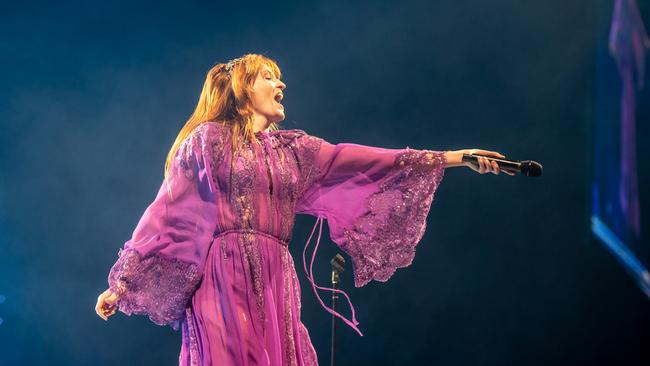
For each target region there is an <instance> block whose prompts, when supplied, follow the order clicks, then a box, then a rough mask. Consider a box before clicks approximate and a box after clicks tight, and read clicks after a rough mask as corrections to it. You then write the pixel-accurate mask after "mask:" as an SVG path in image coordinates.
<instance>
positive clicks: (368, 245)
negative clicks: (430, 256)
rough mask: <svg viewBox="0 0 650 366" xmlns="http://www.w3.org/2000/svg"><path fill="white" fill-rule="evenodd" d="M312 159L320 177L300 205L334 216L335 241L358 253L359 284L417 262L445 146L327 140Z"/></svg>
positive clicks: (440, 175)
mask: <svg viewBox="0 0 650 366" xmlns="http://www.w3.org/2000/svg"><path fill="white" fill-rule="evenodd" d="M311 161H312V164H313V165H314V168H313V170H315V171H317V172H318V174H317V178H316V179H314V180H313V182H309V184H310V186H309V187H308V188H307V189H305V192H304V194H303V196H302V197H301V199H300V200H299V203H298V205H297V209H296V211H297V212H298V213H308V214H312V215H315V216H318V217H323V218H326V219H327V221H328V225H329V230H330V237H331V239H332V241H334V242H335V243H336V244H337V245H338V246H339V247H340V248H341V249H343V250H344V251H345V252H346V253H347V254H348V255H349V256H350V257H351V259H352V265H353V270H354V282H355V286H356V287H361V286H363V285H365V284H367V283H368V282H370V281H371V280H373V279H374V280H377V281H387V280H388V279H389V278H390V277H391V276H392V275H393V273H394V272H395V270H396V269H397V268H400V267H406V266H408V265H410V264H411V263H412V261H413V257H414V255H415V248H416V246H417V244H418V242H419V241H420V239H421V238H422V235H423V234H424V230H425V228H426V218H427V215H428V213H429V210H430V208H431V203H432V201H433V197H434V193H435V191H436V190H437V188H438V186H439V185H440V183H441V181H442V178H443V175H444V167H445V155H444V152H442V151H431V150H415V149H410V148H406V149H384V148H378V147H371V146H364V145H357V144H348V143H342V144H336V145H333V144H330V143H328V142H326V141H324V140H322V141H321V142H320V144H319V149H318V151H317V152H316V153H314V154H313V159H312V160H311Z"/></svg>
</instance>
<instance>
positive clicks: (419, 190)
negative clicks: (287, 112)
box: [95, 54, 511, 365]
mask: <svg viewBox="0 0 650 366" xmlns="http://www.w3.org/2000/svg"><path fill="white" fill-rule="evenodd" d="M280 76H281V74H280V70H279V68H278V66H277V64H276V63H275V62H274V61H273V60H271V59H269V58H267V57H265V56H262V55H256V54H248V55H245V56H243V57H240V58H237V59H234V60H232V61H230V62H228V63H225V64H217V65H216V66H214V67H213V68H212V69H211V70H210V71H209V72H208V75H207V78H206V80H205V84H204V86H203V90H202V92H201V96H200V97H199V102H198V105H197V106H196V110H195V111H194V113H193V114H192V116H191V117H190V118H189V120H188V121H187V123H186V124H185V126H183V128H182V129H181V131H180V133H179V134H178V137H177V138H176V141H175V142H174V144H173V146H172V148H171V150H170V151H169V154H168V156H167V161H166V164H165V178H164V180H163V182H162V186H161V187H160V190H159V191H158V194H157V196H156V198H155V199H154V201H153V202H152V203H151V204H150V205H149V207H147V209H146V210H145V212H144V214H143V216H142V218H141V219H140V222H139V223H138V225H137V227H136V228H135V231H134V232H133V235H132V237H131V239H130V240H129V241H127V242H126V243H125V244H124V247H123V249H121V250H120V253H119V259H118V260H117V262H116V263H115V265H113V267H112V268H111V270H110V274H109V277H108V283H109V288H108V289H107V290H106V291H104V292H103V293H102V294H101V295H99V298H98V299H97V306H96V309H95V310H96V311H97V314H98V315H99V316H100V317H102V318H103V319H104V320H106V319H108V317H109V316H111V315H113V314H114V313H115V312H116V310H118V309H119V310H120V311H122V312H123V313H125V314H146V315H148V316H149V318H150V319H151V320H152V321H153V322H154V323H156V324H159V325H167V324H169V325H171V326H172V327H174V328H175V329H177V328H178V327H179V326H180V327H181V328H182V339H183V340H182V346H181V353H180V358H179V362H180V364H181V365H316V364H317V363H318V361H317V358H316V352H315V351H314V348H313V346H312V344H311V341H310V339H309V332H308V331H307V329H306V328H305V326H304V324H303V323H302V322H301V321H300V286H299V282H298V279H297V277H296V269H295V266H294V261H293V259H292V257H291V255H290V254H289V250H288V245H289V241H290V239H291V233H292V229H293V224H294V218H295V215H296V214H298V213H302V214H310V215H313V216H316V217H317V221H316V224H317V225H318V224H320V229H322V224H323V220H324V219H327V221H328V225H329V229H330V237H331V239H332V241H333V242H334V243H336V245H338V246H339V247H340V248H341V249H342V250H343V251H345V252H346V253H347V254H348V255H349V256H350V258H351V260H352V264H353V272H354V282H355V286H357V287H361V286H363V285H365V284H366V283H368V282H370V281H371V280H373V279H374V280H378V281H387V280H388V279H389V278H390V277H391V276H392V274H393V273H394V272H395V270H396V269H397V268H400V267H406V266H408V265H409V264H411V262H412V260H413V256H414V255H415V247H416V245H417V243H418V242H419V241H420V239H421V238H422V235H423V233H424V229H425V225H426V217H427V215H428V213H429V209H430V207H431V202H432V200H433V196H434V193H435V191H436V189H437V188H438V186H439V185H440V182H441V180H442V177H443V173H444V169H445V168H447V167H454V166H469V167H470V168H472V169H473V170H475V171H477V172H479V173H481V174H483V173H488V172H491V173H494V174H499V173H500V170H499V166H498V165H497V164H496V163H494V164H493V165H491V164H490V162H489V161H488V160H487V159H485V158H480V159H479V166H473V165H466V164H465V163H462V160H461V158H462V154H463V153H476V154H481V155H486V156H492V157H503V155H501V154H499V153H497V152H492V151H485V150H476V149H472V150H458V151H444V152H443V151H431V150H415V149H409V148H406V149H384V148H378V147H370V146H363V145H357V144H350V143H340V144H331V143H329V142H327V141H325V140H323V139H321V138H318V137H315V136H311V135H308V134H307V133H305V132H304V131H302V130H295V129H294V130H280V129H278V128H277V124H278V123H279V122H281V121H282V120H284V107H283V106H282V104H281V102H282V99H283V97H284V94H283V91H284V89H285V88H286V85H285V84H284V83H283V82H282V81H281V80H280ZM504 172H505V171H504ZM506 173H508V174H511V173H509V172H506ZM315 228H316V227H314V229H315ZM320 229H319V239H320ZM313 233H314V230H312V235H313ZM310 239H311V238H310ZM316 246H318V241H317V243H316ZM305 270H306V268H305ZM308 278H309V280H310V281H311V283H312V285H313V287H314V291H315V292H316V288H317V287H318V286H316V285H315V284H314V282H313V275H308ZM316 294H317V295H318V293H317V292H316ZM343 294H344V295H345V293H343ZM346 298H347V296H346ZM319 300H320V298H319ZM348 301H349V300H348ZM321 304H323V306H325V305H324V303H323V302H322V300H321ZM350 306H351V304H350ZM325 307H326V306H325ZM326 309H327V310H328V311H330V312H332V313H333V314H335V315H336V316H339V317H340V318H341V319H342V320H343V321H345V322H346V323H347V324H348V325H350V326H351V327H352V328H354V329H355V330H356V331H357V332H359V329H358V328H357V324H358V323H357V321H356V319H355V317H354V310H353V309H352V317H351V319H347V318H345V317H343V316H341V315H340V314H338V313H336V312H334V311H333V310H331V309H329V308H327V307H326ZM359 333H360V332H359Z"/></svg>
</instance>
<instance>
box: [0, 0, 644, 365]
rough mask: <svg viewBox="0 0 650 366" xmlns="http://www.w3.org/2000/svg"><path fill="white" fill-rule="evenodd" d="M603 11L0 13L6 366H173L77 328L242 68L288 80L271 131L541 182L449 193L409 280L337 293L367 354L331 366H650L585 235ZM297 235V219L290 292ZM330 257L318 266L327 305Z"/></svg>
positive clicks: (171, 336)
mask: <svg viewBox="0 0 650 366" xmlns="http://www.w3.org/2000/svg"><path fill="white" fill-rule="evenodd" d="M611 6H612V4H611V2H609V1H599V2H593V1H588V0H575V1H566V0H545V1H526V2H522V1H514V0H494V1H479V0H443V1H435V2H434V1H423V0H407V1H400V2H397V1H373V2H365V3H356V2H354V3H353V2H349V1H326V2H322V3H313V2H305V1H295V2H293V3H292V2H289V1H285V2H281V3H280V4H275V3H274V2H270V1H266V2H259V3H258V2H246V3H243V4H241V5H240V4H239V3H238V2H227V3H220V2H216V1H213V2H183V3H181V2H178V3H171V2H150V3H144V2H139V3H134V2H123V3H121V4H120V3H118V2H91V3H89V2H79V3H74V2H66V3H54V2H51V3H43V4H39V3H37V2H28V3H26V4H22V5H15V4H9V3H3V4H2V5H0V48H1V49H2V51H1V52H2V53H1V54H0V55H1V58H0V80H2V84H1V85H2V87H1V88H0V124H1V125H0V126H1V129H0V294H3V295H4V296H5V297H6V301H5V302H4V303H1V304H0V317H1V318H2V319H3V323H2V324H1V325H0V364H3V365H5V364H6V365H16V364H49V365H72V364H78V365H91V364H92V365H115V364H119V363H123V364H138V365H171V364H175V363H176V360H177V355H178V351H179V348H180V333H179V332H173V331H172V330H171V329H169V328H163V327H158V326H155V325H153V324H152V323H150V322H148V320H146V319H145V318H144V317H130V318H129V317H125V316H124V315H122V314H119V315H117V316H114V317H112V318H111V319H110V321H108V322H106V323H105V322H104V321H102V320H101V319H100V318H99V317H97V316H96V315H95V312H94V309H93V308H94V305H95V301H96V298H97V295H98V294H99V293H100V292H101V291H103V290H104V289H105V288H106V275H107V273H108V270H109V268H110V266H111V265H112V264H113V262H114V261H115V260H116V258H117V257H116V256H117V251H118V249H119V248H120V247H121V245H122V244H123V243H124V241H126V240H127V239H128V238H129V237H130V235H131V232H132V230H133V228H134V227H135V224H136V223H137V221H138V219H139V217H140V215H141V214H142V211H143V210H144V208H145V207H146V206H147V205H148V203H149V202H150V201H151V200H152V199H153V197H154V196H155V193H156V191H157V189H158V187H159V185H160V183H161V180H162V173H163V164H164V158H165V156H166V154H167V151H168V149H169V147H170V146H171V143H172V142H173V139H174V138H175V136H176V134H177V133H178V130H179V129H180V127H181V126H182V124H183V123H184V121H185V120H186V119H187V117H188V116H189V114H190V113H191V112H192V110H193V108H194V106H195V103H196V100H197V98H198V94H199V92H200V88H201V86H202V82H203V80H204V77H205V73H206V72H207V70H208V69H209V68H210V67H211V66H212V65H213V64H214V63H216V62H223V61H227V60H228V59H231V58H234V57H237V56H239V55H241V54H244V53H249V52H252V53H264V54H266V55H268V56H270V57H272V58H274V59H276V60H277V61H278V63H279V65H280V67H281V68H282V71H283V79H284V81H285V82H286V84H287V85H288V88H287V90H286V93H285V103H284V104H285V107H286V111H287V119H286V120H285V122H284V128H300V129H304V130H306V131H307V132H309V133H310V134H313V135H317V136H320V137H323V138H325V139H327V140H329V141H330V142H355V143H360V144H366V145H373V146H382V147H394V148H401V147H405V146H407V145H408V146H410V147H412V148H423V149H424V148H426V149H433V150H453V149H460V148H473V147H477V148H485V149H490V150H496V151H500V152H502V153H505V154H506V155H508V157H511V158H514V159H535V160H538V161H540V162H542V163H543V164H544V166H545V171H544V176H543V177H542V178H540V179H537V180H533V179H524V178H521V177H515V178H510V177H507V176H504V175H500V176H493V175H478V174H475V173H473V172H471V171H470V170H469V169H460V168H457V169H450V170H447V171H446V173H445V174H446V175H445V178H444V180H443V183H442V185H441V187H440V189H439V191H438V192H437V193H436V199H435V200H434V202H433V206H432V209H431V213H430V215H429V218H428V227H427V231H426V233H425V236H424V238H423V240H422V242H421V243H420V245H419V247H418V253H417V255H416V258H415V261H414V264H413V265H412V266H411V267H409V268H407V269H401V270H399V271H398V272H397V273H396V274H395V276H394V277H393V278H392V279H391V280H390V281H389V282H387V283H378V282H374V283H372V284H370V285H368V286H366V287H363V288H360V289H354V288H353V286H352V281H351V278H350V273H349V272H346V273H345V277H344V280H343V286H344V288H346V289H349V293H350V295H351V296H352V300H353V302H354V304H355V306H356V308H357V312H358V319H359V321H360V323H361V324H360V326H361V329H362V330H363V331H364V333H365V336H364V337H358V336H357V335H356V333H354V332H353V331H352V330H350V329H349V328H347V327H344V326H343V325H342V326H341V327H340V332H339V349H338V351H339V364H340V365H397V364H400V365H425V364H426V365H429V364H431V365H514V364H518V365H549V364H551V365H614V364H625V365H648V364H649V362H650V347H648V344H649V341H650V303H649V302H648V299H646V298H645V297H644V296H643V295H642V294H641V292H640V291H639V290H638V289H637V287H636V285H635V284H634V282H633V281H632V280H631V279H630V278H629V277H628V276H627V275H626V274H625V273H624V272H623V270H622V269H621V268H620V267H619V265H618V264H617V263H616V261H615V259H614V258H613V257H611V256H610V255H609V253H608V252H607V251H606V250H605V249H604V248H603V247H602V246H601V245H600V243H598V242H597V241H596V240H595V239H594V238H593V236H592V235H591V233H590V231H589V215H590V207H589V202H590V200H589V197H590V191H589V189H590V186H589V184H590V183H589V182H590V179H591V170H590V169H591V168H590V166H591V160H590V155H591V153H590V152H591V131H590V126H591V124H592V121H593V109H594V105H593V103H594V69H595V67H594V65H595V58H596V54H597V49H598V47H603V42H604V41H606V32H607V27H608V22H609V17H610V16H611ZM641 6H642V10H643V12H644V17H645V18H646V19H649V18H650V8H648V5H647V4H641ZM646 84H648V83H646ZM648 95H649V92H648V90H647V89H646V90H645V91H643V92H641V93H640V94H639V112H638V118H639V126H640V127H639V135H640V136H646V137H647V136H649V134H648V127H647V125H648V121H650V118H649V117H650V111H649V110H648V105H650V97H649V96H648ZM641 141H643V140H641ZM639 144H640V145H641V144H642V142H640V143H639ZM640 149H643V148H642V147H640ZM644 154H645V155H644ZM647 156H648V155H647V150H642V151H641V153H640V155H639V158H640V159H639V160H640V162H641V163H640V166H639V169H640V181H641V182H640V184H641V185H643V184H648V174H647V172H644V170H647V168H648V165H647V163H645V162H644V160H643V158H644V157H647ZM646 160H647V159H646ZM643 199H646V200H647V198H643ZM644 202H646V201H644ZM649 208H650V207H648V205H647V204H645V203H644V206H643V207H642V215H644V216H642V217H643V218H644V227H645V228H647V227H648V225H647V224H648V219H647V217H648V209H649ZM643 212H645V214H644V213H643ZM313 221H314V218H312V217H308V216H299V217H298V222H297V227H296V231H295V235H294V240H293V242H292V252H293V253H294V258H295V260H296V264H297V265H298V268H299V269H301V261H300V260H299V258H300V253H301V250H302V245H303V243H304V241H305V240H306V238H307V234H308V230H309V229H310V228H311V224H312V223H313ZM335 252H336V251H335V248H334V246H333V245H332V244H331V243H327V244H325V245H323V248H322V249H321V251H319V257H318V264H317V266H316V267H315V270H316V271H317V279H318V281H319V282H320V283H322V284H325V283H326V282H327V279H328V269H329V266H328V262H329V259H330V258H331V257H332V256H333V255H334V254H335ZM301 273H302V272H300V271H299V277H300V280H301V282H302V284H303V290H302V292H303V296H302V298H303V321H304V322H305V323H306V325H307V327H308V328H309V330H310V332H311V336H312V340H313V342H314V345H315V347H316V349H317V351H318V353H319V357H320V361H321V363H322V364H327V363H328V360H329V358H328V352H329V351H328V347H329V321H330V320H329V314H327V313H326V312H325V311H324V310H323V309H321V308H320V306H319V305H318V303H317V302H316V300H315V297H314V296H313V293H312V290H311V288H310V287H308V286H307V284H308V283H307V282H306V281H305V278H304V276H303V275H302V274H301Z"/></svg>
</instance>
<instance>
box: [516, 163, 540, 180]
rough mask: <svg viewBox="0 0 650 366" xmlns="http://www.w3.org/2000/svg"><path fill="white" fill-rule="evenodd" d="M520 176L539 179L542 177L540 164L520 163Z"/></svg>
mask: <svg viewBox="0 0 650 366" xmlns="http://www.w3.org/2000/svg"><path fill="white" fill-rule="evenodd" d="M521 174H523V175H525V176H527V177H539V176H540V175H542V164H540V163H538V162H536V161H532V160H524V161H522V162H521Z"/></svg>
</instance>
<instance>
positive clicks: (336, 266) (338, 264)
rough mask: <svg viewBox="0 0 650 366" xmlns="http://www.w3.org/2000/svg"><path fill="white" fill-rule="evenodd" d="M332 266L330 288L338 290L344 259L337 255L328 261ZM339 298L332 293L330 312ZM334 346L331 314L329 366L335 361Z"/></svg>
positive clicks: (334, 325)
mask: <svg viewBox="0 0 650 366" xmlns="http://www.w3.org/2000/svg"><path fill="white" fill-rule="evenodd" d="M330 264H331V265H332V288H333V289H338V285H339V279H340V278H339V275H340V274H341V273H342V272H343V271H344V269H345V267H344V266H345V259H344V258H343V257H342V256H341V255H340V254H337V255H336V256H334V258H332V260H331V261H330ZM338 298H339V296H338V294H337V293H336V291H332V310H334V311H336V300H337V299H338ZM335 345H336V316H335V315H334V314H332V348H331V349H330V366H334V363H335V362H334V361H335V352H334V350H335Z"/></svg>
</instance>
